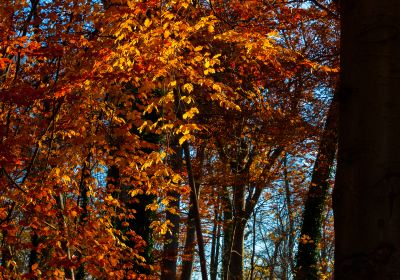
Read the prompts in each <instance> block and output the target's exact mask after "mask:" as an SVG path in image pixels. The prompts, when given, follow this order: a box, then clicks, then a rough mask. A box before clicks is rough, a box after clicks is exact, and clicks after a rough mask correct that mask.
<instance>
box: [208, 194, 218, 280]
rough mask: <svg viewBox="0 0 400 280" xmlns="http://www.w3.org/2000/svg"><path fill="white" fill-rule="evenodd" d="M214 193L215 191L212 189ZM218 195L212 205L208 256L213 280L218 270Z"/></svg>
mask: <svg viewBox="0 0 400 280" xmlns="http://www.w3.org/2000/svg"><path fill="white" fill-rule="evenodd" d="M213 190H214V189H213ZM213 194H214V195H215V192H214V191H213ZM219 205H220V196H219V195H218V199H217V202H216V204H215V205H214V224H213V230H212V240H211V256H210V279H211V280H215V279H216V278H217V271H218V252H217V246H218V242H219V236H218V235H219V232H218V230H219V227H220V223H219V216H220V207H219Z"/></svg>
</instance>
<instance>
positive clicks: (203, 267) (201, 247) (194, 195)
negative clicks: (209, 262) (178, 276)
mask: <svg viewBox="0 0 400 280" xmlns="http://www.w3.org/2000/svg"><path fill="white" fill-rule="evenodd" d="M182 146H183V152H184V155H185V161H186V169H187V173H188V179H189V186H190V197H191V199H192V200H193V210H194V222H195V227H196V236H197V246H198V248H199V258H200V269H201V277H202V280H207V278H208V277H207V266H206V257H205V250H204V241H203V234H202V232H201V219H200V211H199V204H198V200H197V197H198V195H197V189H196V182H195V178H194V175H193V170H192V164H191V159H190V151H189V143H188V142H187V141H185V142H184V143H183V144H182Z"/></svg>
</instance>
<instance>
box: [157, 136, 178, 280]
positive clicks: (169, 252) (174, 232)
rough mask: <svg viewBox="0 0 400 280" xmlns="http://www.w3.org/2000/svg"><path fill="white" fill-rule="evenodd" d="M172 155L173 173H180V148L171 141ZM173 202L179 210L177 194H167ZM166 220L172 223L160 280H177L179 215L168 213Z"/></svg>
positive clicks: (166, 238) (176, 142)
mask: <svg viewBox="0 0 400 280" xmlns="http://www.w3.org/2000/svg"><path fill="white" fill-rule="evenodd" d="M172 146H173V150H174V152H175V153H174V154H173V155H172V156H171V158H170V162H171V166H172V169H173V170H174V172H177V173H180V172H181V171H182V164H183V162H182V147H180V146H179V144H178V140H177V139H174V140H173V141H172ZM168 195H169V196H170V197H172V198H173V200H172V201H171V202H170V207H173V208H175V209H179V204H180V194H179V192H170V193H169V194H168ZM166 219H167V220H169V221H170V222H171V223H172V228H171V232H168V233H167V234H166V235H165V243H164V252H163V260H162V265H161V266H162V267H161V280H169V279H177V259H178V249H179V224H180V217H179V214H173V213H171V212H169V211H167V213H166Z"/></svg>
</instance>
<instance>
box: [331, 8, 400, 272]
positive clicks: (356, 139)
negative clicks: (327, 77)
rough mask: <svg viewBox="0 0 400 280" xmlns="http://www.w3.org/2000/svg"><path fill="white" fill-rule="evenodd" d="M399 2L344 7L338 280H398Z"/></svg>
mask: <svg viewBox="0 0 400 280" xmlns="http://www.w3.org/2000/svg"><path fill="white" fill-rule="evenodd" d="M399 5H400V3H399V2H398V1H390V0H385V1H379V2H376V1H362V2H355V1H345V0H343V1H340V13H341V21H342V23H341V26H342V27H341V28H342V37H341V47H342V52H341V89H340V95H339V101H340V121H339V155H338V169H337V175H336V182H335V190H334V196H333V199H334V201H333V202H334V204H333V206H334V213H335V234H336V236H335V279H366V278H368V279H388V278H395V277H398V275H399V267H400V266H399V258H398V255H399V238H398V233H399V230H398V229H399V213H398V204H399V200H398V195H397V193H398V181H399V179H398V178H399V177H398V173H397V170H398V155H399V145H398V139H399V133H398V120H399V96H398V94H397V92H398V89H399V86H400V84H399V78H398V66H397V65H398V59H399V53H398V51H397V50H398V48H399V45H400V40H399V36H398V35H397V34H398V28H399V27H398V23H399V20H398V18H399V15H400V14H399V13H400V9H399V8H400V6H399Z"/></svg>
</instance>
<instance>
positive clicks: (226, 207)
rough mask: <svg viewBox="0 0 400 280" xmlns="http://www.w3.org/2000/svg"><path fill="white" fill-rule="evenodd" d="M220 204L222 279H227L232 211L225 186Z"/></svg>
mask: <svg viewBox="0 0 400 280" xmlns="http://www.w3.org/2000/svg"><path fill="white" fill-rule="evenodd" d="M222 206H223V214H224V215H223V219H224V220H223V234H224V237H223V243H222V279H223V280H226V279H228V274H229V263H230V256H231V254H230V252H231V246H232V237H233V220H232V217H233V213H232V202H231V199H230V197H229V193H228V190H227V188H225V190H224V193H223V195H222Z"/></svg>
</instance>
